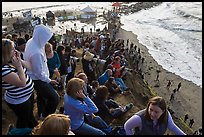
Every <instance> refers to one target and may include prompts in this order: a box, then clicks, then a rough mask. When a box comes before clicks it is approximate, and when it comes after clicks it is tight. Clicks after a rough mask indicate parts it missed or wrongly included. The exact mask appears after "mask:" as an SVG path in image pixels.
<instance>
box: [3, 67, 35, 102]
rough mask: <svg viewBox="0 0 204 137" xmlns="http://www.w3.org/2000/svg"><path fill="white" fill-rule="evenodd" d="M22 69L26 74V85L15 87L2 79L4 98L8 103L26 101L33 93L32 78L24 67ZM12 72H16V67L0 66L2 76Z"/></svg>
mask: <svg viewBox="0 0 204 137" xmlns="http://www.w3.org/2000/svg"><path fill="white" fill-rule="evenodd" d="M23 70H24V73H25V76H26V86H25V87H17V86H14V85H11V84H9V83H7V82H4V81H3V80H2V88H4V89H5V94H4V99H5V101H6V102H8V103H10V104H21V103H23V102H25V101H27V100H28V99H29V98H30V96H31V95H32V93H33V90H34V88H33V86H34V83H33V81H32V79H31V78H30V77H29V76H28V75H27V74H26V69H25V68H23ZM12 72H14V73H17V74H18V72H17V69H16V68H14V67H12V66H9V65H4V66H3V67H2V77H4V76H6V75H8V74H10V73H12Z"/></svg>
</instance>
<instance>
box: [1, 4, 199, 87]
mask: <svg viewBox="0 0 204 137" xmlns="http://www.w3.org/2000/svg"><path fill="white" fill-rule="evenodd" d="M87 5H89V6H90V7H91V8H92V9H94V10H97V13H99V14H101V13H102V12H103V10H108V9H109V10H110V9H111V8H112V6H111V5H112V3H111V2H54V3H53V2H52V3H51V2H12V3H11V2H2V12H8V11H15V10H16V11H17V12H14V13H13V14H14V15H22V13H21V12H22V11H18V10H22V9H25V10H27V9H29V8H35V9H33V10H32V14H33V15H34V14H37V15H39V16H41V17H43V16H45V13H46V12H47V11H48V10H51V11H54V10H59V9H71V10H80V9H82V8H85V7H86V6H87ZM46 6H47V7H46ZM48 6H49V7H48ZM41 7H46V8H41ZM74 23H76V24H77V28H76V29H77V30H80V29H81V27H84V30H85V31H89V30H90V28H92V29H93V25H94V24H85V23H80V22H79V21H68V22H64V23H61V22H57V21H56V25H55V26H54V27H51V29H52V30H53V31H54V32H55V33H64V32H65V30H66V29H70V28H73V27H74V25H73V24H74ZM121 23H122V24H124V25H123V26H122V28H123V29H125V30H127V31H132V32H133V33H135V34H137V35H138V39H139V41H140V43H142V44H143V45H145V46H146V47H147V48H148V49H149V53H150V54H151V55H152V56H153V58H154V59H155V60H156V61H157V62H158V63H159V64H160V65H162V67H163V68H164V69H166V70H168V71H170V72H173V73H175V74H177V75H179V76H181V77H182V78H184V79H187V80H190V81H192V82H193V83H195V84H197V85H198V86H200V87H202V3H201V2H164V3H162V4H161V5H159V6H156V7H154V8H151V9H148V10H141V11H139V12H137V13H134V14H129V15H125V16H124V15H122V16H121ZM95 25H96V29H98V28H99V29H103V28H104V27H105V26H106V25H107V24H106V23H104V22H103V19H102V18H97V21H96V24H95ZM132 26H134V27H132Z"/></svg>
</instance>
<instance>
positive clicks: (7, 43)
mask: <svg viewBox="0 0 204 137" xmlns="http://www.w3.org/2000/svg"><path fill="white" fill-rule="evenodd" d="M15 54H16V49H15V47H14V42H13V41H11V40H10V39H2V65H5V64H8V63H9V62H10V61H11V59H12V57H13V56H15Z"/></svg>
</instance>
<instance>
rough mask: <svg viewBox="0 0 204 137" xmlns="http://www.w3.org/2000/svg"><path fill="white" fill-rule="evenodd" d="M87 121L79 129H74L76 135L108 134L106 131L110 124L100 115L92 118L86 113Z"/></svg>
mask: <svg viewBox="0 0 204 137" xmlns="http://www.w3.org/2000/svg"><path fill="white" fill-rule="evenodd" d="M85 118H86V121H87V122H86V123H85V122H84V123H83V124H82V125H81V126H80V127H79V128H78V129H76V130H73V132H74V133H75V134H76V135H106V133H105V132H104V131H105V130H106V129H107V128H109V126H108V125H107V124H106V122H105V121H104V120H102V119H101V118H100V117H99V116H96V117H95V118H92V116H91V115H89V114H86V115H85Z"/></svg>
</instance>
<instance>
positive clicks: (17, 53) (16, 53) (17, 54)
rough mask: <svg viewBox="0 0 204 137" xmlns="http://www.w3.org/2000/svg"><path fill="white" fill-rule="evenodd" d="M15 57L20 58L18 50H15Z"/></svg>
mask: <svg viewBox="0 0 204 137" xmlns="http://www.w3.org/2000/svg"><path fill="white" fill-rule="evenodd" d="M15 55H16V57H17V58H21V53H20V52H19V51H18V50H15Z"/></svg>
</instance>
